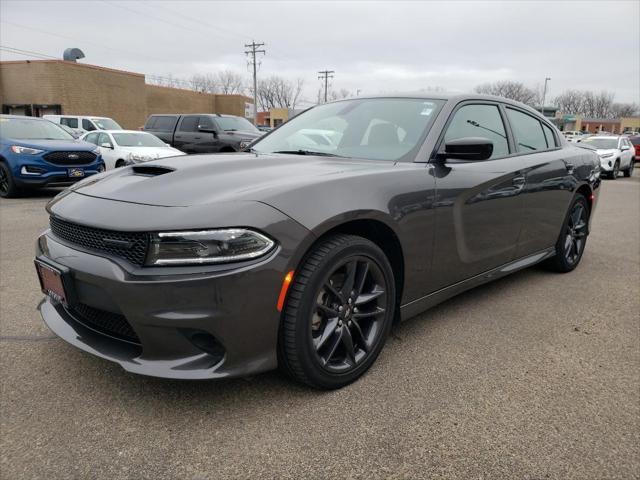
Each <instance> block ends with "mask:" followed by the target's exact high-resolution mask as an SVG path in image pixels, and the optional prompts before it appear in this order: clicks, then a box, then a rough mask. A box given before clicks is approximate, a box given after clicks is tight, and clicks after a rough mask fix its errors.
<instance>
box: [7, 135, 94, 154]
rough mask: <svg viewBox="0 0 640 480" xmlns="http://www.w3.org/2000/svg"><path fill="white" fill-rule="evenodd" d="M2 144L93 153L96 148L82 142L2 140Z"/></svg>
mask: <svg viewBox="0 0 640 480" xmlns="http://www.w3.org/2000/svg"><path fill="white" fill-rule="evenodd" d="M2 142H3V143H10V144H11V145H20V146H22V147H32V148H39V149H41V150H73V151H89V152H90V151H93V150H95V149H96V146H95V145H94V144H92V143H89V142H85V141H83V140H18V139H13V138H3V139H2Z"/></svg>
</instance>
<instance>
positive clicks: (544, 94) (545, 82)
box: [540, 77, 551, 117]
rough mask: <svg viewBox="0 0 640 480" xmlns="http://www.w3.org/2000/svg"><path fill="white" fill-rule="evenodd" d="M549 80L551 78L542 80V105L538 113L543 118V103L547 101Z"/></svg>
mask: <svg viewBox="0 0 640 480" xmlns="http://www.w3.org/2000/svg"><path fill="white" fill-rule="evenodd" d="M549 80H551V77H545V79H544V90H543V91H542V105H541V107H540V113H542V116H543V117H544V102H545V100H546V99H547V82H548V81H549Z"/></svg>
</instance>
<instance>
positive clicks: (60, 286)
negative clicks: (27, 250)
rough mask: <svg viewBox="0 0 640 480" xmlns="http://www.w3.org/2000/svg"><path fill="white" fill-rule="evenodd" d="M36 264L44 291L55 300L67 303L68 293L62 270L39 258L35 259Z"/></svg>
mask: <svg viewBox="0 0 640 480" xmlns="http://www.w3.org/2000/svg"><path fill="white" fill-rule="evenodd" d="M35 264H36V271H37V272H38V278H39V279H40V287H41V288H42V291H43V292H44V293H45V294H47V295H49V296H50V297H51V298H53V299H54V300H56V301H58V302H61V303H63V304H64V305H67V294H66V292H65V289H64V283H63V281H62V272H61V271H60V270H58V269H56V268H53V267H51V266H49V265H45V264H44V263H42V262H39V261H38V260H36V261H35Z"/></svg>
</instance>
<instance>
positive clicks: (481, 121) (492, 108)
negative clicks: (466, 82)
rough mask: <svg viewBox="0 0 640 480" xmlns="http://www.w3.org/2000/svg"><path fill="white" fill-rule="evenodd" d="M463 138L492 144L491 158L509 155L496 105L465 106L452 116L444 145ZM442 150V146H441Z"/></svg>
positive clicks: (505, 134) (504, 131)
mask: <svg viewBox="0 0 640 480" xmlns="http://www.w3.org/2000/svg"><path fill="white" fill-rule="evenodd" d="M465 137H484V138H488V139H489V140H491V141H492V142H493V154H492V155H491V158H497V157H504V156H505V155H508V154H509V145H508V143H507V132H506V130H505V128H504V123H503V122H502V116H501V115H500V110H498V107H497V106H496V105H465V106H463V107H460V108H459V109H458V111H456V113H454V115H453V119H452V120H451V123H450V124H449V126H448V127H447V132H446V133H445V134H444V141H445V143H446V142H448V141H449V140H455V139H458V138H465ZM443 148H444V145H443Z"/></svg>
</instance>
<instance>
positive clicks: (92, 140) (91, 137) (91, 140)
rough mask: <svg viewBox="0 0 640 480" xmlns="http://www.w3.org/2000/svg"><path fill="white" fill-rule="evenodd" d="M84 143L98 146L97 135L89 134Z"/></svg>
mask: <svg viewBox="0 0 640 480" xmlns="http://www.w3.org/2000/svg"><path fill="white" fill-rule="evenodd" d="M84 141H85V142H89V143H93V144H94V145H97V144H98V134H97V133H90V134H89V135H87V136H86V137H85V138H84Z"/></svg>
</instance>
